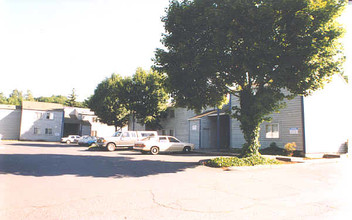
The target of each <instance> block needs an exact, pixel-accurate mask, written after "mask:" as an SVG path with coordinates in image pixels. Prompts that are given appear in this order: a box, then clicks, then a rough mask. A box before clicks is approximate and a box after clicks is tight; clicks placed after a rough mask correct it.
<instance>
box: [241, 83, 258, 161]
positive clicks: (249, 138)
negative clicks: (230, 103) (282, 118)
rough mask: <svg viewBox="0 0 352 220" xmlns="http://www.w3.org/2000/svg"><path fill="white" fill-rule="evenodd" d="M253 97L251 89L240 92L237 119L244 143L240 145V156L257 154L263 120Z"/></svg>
mask: <svg viewBox="0 0 352 220" xmlns="http://www.w3.org/2000/svg"><path fill="white" fill-rule="evenodd" d="M255 98H256V97H255V95H254V94H253V91H252V89H250V88H246V89H244V90H242V91H241V92H240V111H239V114H238V115H237V119H238V120H239V121H240V123H241V125H240V127H241V130H242V133H243V136H244V139H245V141H246V143H245V144H243V145H242V156H251V155H256V154H259V147H260V143H259V130H260V124H261V123H262V121H263V118H262V117H260V115H261V114H260V113H259V112H258V111H260V109H257V108H256V101H255Z"/></svg>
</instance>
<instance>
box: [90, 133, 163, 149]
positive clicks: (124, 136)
mask: <svg viewBox="0 0 352 220" xmlns="http://www.w3.org/2000/svg"><path fill="white" fill-rule="evenodd" d="M149 136H158V133H157V132H156V131H117V132H115V133H114V134H113V135H112V136H111V137H104V138H99V139H98V140H97V144H98V146H99V147H106V149H107V150H108V151H114V150H115V149H116V148H120V147H121V148H122V147H133V145H134V143H135V142H136V141H140V140H142V139H143V138H146V137H149Z"/></svg>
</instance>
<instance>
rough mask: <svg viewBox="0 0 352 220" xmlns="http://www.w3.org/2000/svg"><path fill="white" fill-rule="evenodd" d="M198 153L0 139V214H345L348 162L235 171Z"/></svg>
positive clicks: (71, 216) (222, 216)
mask: <svg viewBox="0 0 352 220" xmlns="http://www.w3.org/2000/svg"><path fill="white" fill-rule="evenodd" d="M212 157H214V156H207V155H204V154H187V155H185V154H179V153H178V154H162V155H142V154H140V153H139V152H133V151H129V150H118V151H115V152H108V151H87V147H79V146H77V145H66V144H58V143H44V142H1V143H0V219H351V216H352V215H351V209H350V206H351V204H352V203H351V197H350V196H347V195H352V193H351V189H352V187H351V186H352V183H351V180H350V177H351V175H350V173H351V161H350V160H349V159H340V160H330V161H325V162H322V163H312V164H293V165H280V166H273V167H259V168H249V169H242V170H235V171H224V170H222V169H217V168H210V167H206V166H202V165H199V163H198V162H199V161H200V160H204V159H208V158H212Z"/></svg>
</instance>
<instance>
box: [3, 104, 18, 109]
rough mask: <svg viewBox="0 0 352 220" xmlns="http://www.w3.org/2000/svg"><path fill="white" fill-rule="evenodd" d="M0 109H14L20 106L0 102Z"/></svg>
mask: <svg viewBox="0 0 352 220" xmlns="http://www.w3.org/2000/svg"><path fill="white" fill-rule="evenodd" d="M0 109H10V110H14V109H21V107H20V106H16V105H3V104H0Z"/></svg>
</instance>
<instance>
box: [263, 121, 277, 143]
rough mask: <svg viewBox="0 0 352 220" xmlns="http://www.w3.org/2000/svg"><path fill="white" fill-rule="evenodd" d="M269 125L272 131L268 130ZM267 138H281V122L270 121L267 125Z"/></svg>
mask: <svg viewBox="0 0 352 220" xmlns="http://www.w3.org/2000/svg"><path fill="white" fill-rule="evenodd" d="M274 126H277V135H275V132H274V129H273V128H274ZM268 127H270V132H268ZM265 138H267V139H279V138H280V125H279V123H270V124H266V125H265Z"/></svg>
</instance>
